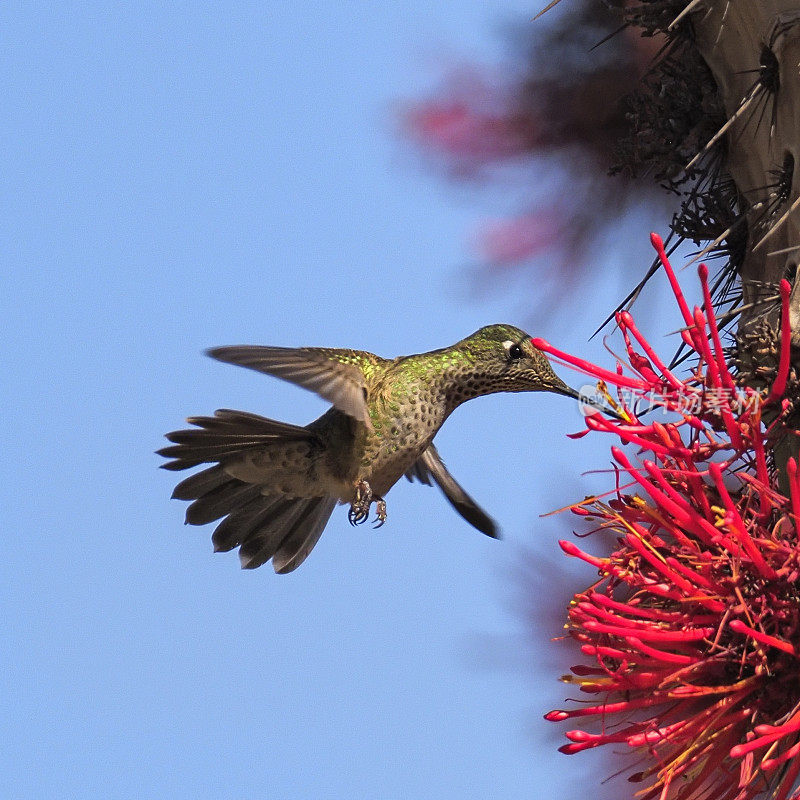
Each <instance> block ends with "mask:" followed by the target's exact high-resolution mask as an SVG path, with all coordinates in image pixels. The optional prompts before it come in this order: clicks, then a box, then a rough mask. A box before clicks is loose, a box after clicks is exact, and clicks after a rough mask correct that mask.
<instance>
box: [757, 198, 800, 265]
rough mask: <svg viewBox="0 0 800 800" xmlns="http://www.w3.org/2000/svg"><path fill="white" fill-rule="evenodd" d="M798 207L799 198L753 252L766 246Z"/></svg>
mask: <svg viewBox="0 0 800 800" xmlns="http://www.w3.org/2000/svg"><path fill="white" fill-rule="evenodd" d="M798 207H800V197H798V198H797V199H796V200H795V201H794V203H792V204H791V205H790V206H789V208H788V210H787V211H786V213H785V214H784V215H783V216H782V217H781V218H780V219H779V220H778V221H777V222H776V223H775V224H774V225H773V226H772V227H771V228H770V229H769V230H768V231H767V232H766V233H765V234H764V235H763V236H762V237H761V239H760V240H759V241H758V243H757V244H756V245H755V246H754V247H753V251H754V252H755V251H756V250H758V248H759V247H761V245H762V244H764V242H766V241H767V239H769V238H770V237H771V236H772V235H773V234H774V233H776V232H777V230H778V228H780V227H781V226H782V225H783V223H784V222H786V220H787V219H789V215H790V214H791V213H792V212H793V211H795V210H797V208H798Z"/></svg>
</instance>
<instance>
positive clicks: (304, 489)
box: [158, 325, 580, 573]
mask: <svg viewBox="0 0 800 800" xmlns="http://www.w3.org/2000/svg"><path fill="white" fill-rule="evenodd" d="M208 354H209V355H210V356H212V357H213V358H216V359H218V360H220V361H226V362H228V363H231V364H238V365H240V366H243V367H249V368H250V369H254V370H257V371H259V372H265V373H267V374H269V375H274V376H275V377H278V378H283V379H284V380H287V381H291V382H293V383H296V384H298V385H300V386H303V387H305V388H306V389H310V390H311V391H313V392H316V393H317V394H319V395H320V396H321V397H323V398H325V399H326V400H328V401H330V402H331V403H332V404H333V407H332V408H330V409H329V410H328V411H327V412H326V413H325V414H323V415H322V416H321V417H320V418H319V419H316V420H314V422H311V423H310V424H308V425H306V426H305V427H297V426H294V425H289V424H286V423H283V422H276V421H274V420H271V419H266V418H264V417H261V416H258V415H256V414H250V413H247V412H244V411H230V410H226V409H222V410H219V411H216V412H215V413H214V416H213V417H190V418H189V419H188V422H189V423H190V424H191V425H193V426H195V427H194V428H191V429H189V430H181V431H174V432H173V433H168V434H167V439H169V440H170V441H171V442H173V443H174V444H173V445H172V446H170V447H165V448H163V449H162V450H159V451H158V452H159V454H160V455H162V456H165V457H167V458H170V459H172V460H171V461H170V462H169V463H167V464H164V465H163V466H164V467H165V468H166V469H171V470H182V469H188V468H191V467H195V466H197V465H199V464H212V465H213V466H210V467H207V468H206V469H204V470H202V471H201V472H198V473H196V474H194V475H192V476H191V477H190V478H187V479H186V480H184V481H182V482H181V483H179V484H178V485H177V487H176V488H175V491H174V492H173V497H176V498H179V499H181V500H192V501H193V502H192V503H191V505H190V506H189V507H188V509H187V511H186V522H187V523H190V524H192V525H203V524H205V523H208V522H213V521H215V520H219V519H221V518H223V517H224V519H223V520H222V522H220V523H219V524H218V525H217V528H216V530H215V531H214V534H213V536H212V542H213V544H214V549H215V550H216V551H227V550H232V549H233V548H235V547H238V548H239V558H240V560H241V565H242V567H244V568H247V569H253V568H255V567H258V566H260V565H261V564H264V563H265V562H266V561H269V560H270V559H272V565H273V567H274V568H275V571H276V572H279V573H284V572H291V571H292V570H294V569H296V568H297V567H298V566H299V565H300V564H301V563H302V562H303V561H304V560H305V558H306V557H307V556H308V554H309V553H310V552H311V549H312V548H313V547H314V545H315V544H316V543H317V540H318V539H319V537H320V535H321V534H322V531H323V529H324V528H325V525H326V524H327V522H328V519H329V517H330V516H331V513H332V512H333V509H334V507H335V506H336V504H337V503H345V504H349V505H350V512H349V519H350V522H351V523H352V524H356V523H359V522H363V521H365V520H366V519H367V516H368V514H369V510H370V506H371V504H372V503H373V502H374V503H375V504H376V506H375V510H376V522H377V524H378V525H382V524H383V522H384V521H385V520H386V502H385V500H384V497H385V496H386V493H387V492H388V491H389V489H391V487H392V486H394V484H395V483H396V482H397V481H398V480H399V479H400V478H401V477H402V476H403V475H405V476H406V477H407V478H408V479H409V480H413V479H415V478H416V479H417V480H419V481H421V482H422V483H425V484H427V485H430V484H431V481H433V482H434V483H436V484H437V485H438V486H439V488H440V489H441V490H442V492H444V495H445V497H446V498H447V499H448V500H449V501H450V503H451V504H452V505H453V507H454V508H455V509H456V511H458V513H459V514H460V515H461V516H462V517H463V518H464V519H466V520H467V521H468V522H469V523H471V524H472V525H473V526H474V527H475V528H477V529H478V530H479V531H481V532H483V533H485V534H487V535H488V536H492V537H497V527H496V525H495V523H494V521H493V520H492V519H491V518H490V517H489V516H488V515H487V514H486V512H484V511H483V510H482V509H481V508H480V507H479V506H478V505H477V503H475V501H474V500H473V499H472V498H471V497H470V496H469V495H468V494H467V493H466V492H465V491H464V490H463V489H462V488H461V487H460V486H459V485H458V483H456V481H455V480H454V479H453V478H452V476H451V475H450V473H449V472H448V471H447V469H446V468H445V465H444V463H443V462H442V460H441V458H440V457H439V454H438V452H437V451H436V448H435V447H434V445H433V438H434V436H435V435H436V433H437V431H438V430H439V428H441V426H442V424H443V423H444V421H445V420H446V419H447V417H448V416H449V415H450V413H451V412H452V411H453V410H454V409H455V408H456V407H457V406H459V405H460V404H461V403H463V402H465V401H466V400H471V399H472V398H473V397H480V396H481V395H485V394H491V393H493V392H536V391H539V392H541V391H545V392H555V393H557V394H562V395H567V396H568V397H574V398H578V399H580V395H579V394H578V392H576V391H575V390H573V389H570V388H569V387H568V386H567V385H566V384H565V383H564V382H563V381H562V380H561V379H560V378H559V377H558V376H557V375H556V374H555V373H554V372H553V369H552V368H551V366H550V364H549V362H548V361H547V359H546V358H545V356H544V354H543V353H542V352H541V351H540V350H538V349H537V348H536V347H534V345H533V344H532V342H531V337H530V336H529V335H528V334H527V333H524V332H523V331H521V330H520V329H519V328H515V327H512V326H511V325H489V326H488V327H485V328H481V329H480V330H479V331H476V332H475V333H473V334H472V335H471V336H468V337H467V338H466V339H462V340H461V341H460V342H457V343H456V344H454V345H452V346H451V347H445V348H443V349H441V350H433V351H431V352H429V353H420V354H418V355H411V356H401V357H399V358H394V359H385V358H380V357H379V356H376V355H373V354H372V353H367V352H364V351H361V350H343V349H332V348H321V347H301V348H297V349H292V348H285V347H259V346H250V345H242V346H234V347H218V348H214V349H212V350H209V351H208Z"/></svg>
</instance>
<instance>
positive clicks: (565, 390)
mask: <svg viewBox="0 0 800 800" xmlns="http://www.w3.org/2000/svg"><path fill="white" fill-rule="evenodd" d="M551 391H553V392H555V393H556V394H563V395H564V396H565V397H571V398H572V399H573V400H577V401H578V402H579V403H580V404H581V405H582V406H584V407H586V406H591V407H592V408H596V409H597V410H598V411H602V412H603V414H607V415H608V416H609V417H613V418H614V419H618V420H620V421H621V422H627V420H626V419H625V417H622V416H620V415H619V414H618V413H617V412H616V411H614V410H613V409H611V408H608V406H605V405H601V404H600V403H598V402H597V400H595V398H593V397H591V396H589V395H585V394H581V393H580V392H579V391H578V390H577V389H573V388H572V387H570V386H567V385H566V384H565V383H564V384H562V385H560V386H556V387H554V388H553V389H552V390H551Z"/></svg>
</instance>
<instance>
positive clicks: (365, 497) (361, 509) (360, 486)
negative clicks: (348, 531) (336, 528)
mask: <svg viewBox="0 0 800 800" xmlns="http://www.w3.org/2000/svg"><path fill="white" fill-rule="evenodd" d="M371 504H372V489H371V488H370V486H369V484H368V483H367V482H366V481H358V483H356V497H355V500H353V502H352V504H351V505H350V511H349V512H348V513H347V519H348V520H349V521H350V524H351V525H360V524H361V523H362V522H366V521H367V519H368V518H369V507H370V505H371Z"/></svg>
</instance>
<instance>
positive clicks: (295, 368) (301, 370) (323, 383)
mask: <svg viewBox="0 0 800 800" xmlns="http://www.w3.org/2000/svg"><path fill="white" fill-rule="evenodd" d="M207 352H208V355H210V356H211V357H212V358H216V359H217V360H218V361H225V362H227V363H228V364H238V365H239V366H240V367H247V368H248V369H254V370H256V371H257V372H265V373H266V374H267V375H274V376H275V377H276V378H282V379H283V380H285V381H290V382H291V383H295V384H297V385H298V386H302V387H303V388H304V389H308V390H310V391H312V392H316V393H317V394H318V395H319V396H320V397H323V398H325V399H326V400H328V401H329V402H331V403H333V405H334V406H336V408H338V409H339V410H340V411H343V412H344V413H345V414H347V415H349V416H351V417H354V418H355V419H357V420H358V421H359V422H363V423H365V424H366V425H369V424H370V420H369V413H368V410H367V386H368V382H369V378H370V376H371V375H372V374H373V373H374V372H375V371H376V369H377V368H378V367H380V365H381V364H383V363H385V359H382V358H379V357H378V356H376V355H373V354H372V353H366V352H363V351H360V350H341V349H336V348H325V347H299V348H291V347H262V346H258V345H234V346H233V347H215V348H213V349H211V350H208V351H207Z"/></svg>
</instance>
